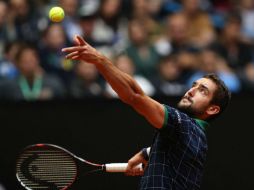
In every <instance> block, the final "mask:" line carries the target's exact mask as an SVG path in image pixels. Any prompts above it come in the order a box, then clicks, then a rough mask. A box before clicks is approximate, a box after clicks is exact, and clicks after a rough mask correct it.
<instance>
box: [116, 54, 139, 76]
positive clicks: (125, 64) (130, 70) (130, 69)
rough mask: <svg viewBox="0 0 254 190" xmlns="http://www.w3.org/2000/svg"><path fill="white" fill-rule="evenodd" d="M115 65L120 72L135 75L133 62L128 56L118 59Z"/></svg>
mask: <svg viewBox="0 0 254 190" xmlns="http://www.w3.org/2000/svg"><path fill="white" fill-rule="evenodd" d="M115 65H116V67H117V68H118V69H119V70H121V71H123V72H124V73H127V74H129V75H133V74H134V72H135V68H134V64H133V62H132V61H131V59H130V58H129V57H127V56H120V57H118V58H117V59H116V62H115Z"/></svg>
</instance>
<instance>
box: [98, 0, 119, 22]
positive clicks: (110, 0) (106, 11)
mask: <svg viewBox="0 0 254 190" xmlns="http://www.w3.org/2000/svg"><path fill="white" fill-rule="evenodd" d="M120 7H121V0H105V1H104V2H103V4H102V8H101V11H102V15H103V17H105V18H112V17H114V16H116V15H117V14H118V13H119V12H120Z"/></svg>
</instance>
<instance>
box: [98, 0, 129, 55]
mask: <svg viewBox="0 0 254 190" xmlns="http://www.w3.org/2000/svg"><path fill="white" fill-rule="evenodd" d="M121 10H122V0H102V1H101V5H100V8H99V17H98V18H97V19H96V22H95V26H94V27H95V29H94V32H93V33H94V34H93V36H94V39H95V40H96V41H97V42H98V43H100V46H97V49H99V50H100V51H101V52H102V53H103V54H105V55H107V56H109V57H113V56H114V54H115V53H116V54H117V53H119V52H121V51H122V50H123V49H125V47H126V41H127V36H128V32H127V27H126V25H127V19H126V18H124V17H123V16H122V14H121Z"/></svg>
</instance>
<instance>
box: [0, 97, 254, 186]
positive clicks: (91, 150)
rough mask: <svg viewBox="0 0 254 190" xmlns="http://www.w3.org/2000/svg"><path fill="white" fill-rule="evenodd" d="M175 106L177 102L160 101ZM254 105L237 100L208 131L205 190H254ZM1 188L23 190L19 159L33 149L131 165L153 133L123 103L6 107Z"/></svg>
mask: <svg viewBox="0 0 254 190" xmlns="http://www.w3.org/2000/svg"><path fill="white" fill-rule="evenodd" d="M157 100H158V101H160V102H162V103H167V104H169V105H172V106H175V104H176V102H177V101H178V98H157ZM253 106H254V99H253V97H251V96H233V99H232V102H231V104H230V106H229V108H228V110H227V111H226V112H225V113H224V114H223V116H222V117H221V118H220V119H218V120H216V121H214V122H213V123H212V125H211V127H210V128H209V130H208V144H209V152H208V159H207V162H206V169H205V174H204V178H203V185H202V190H227V189H230V190H239V189H244V190H253V187H254V180H253V176H254V175H253V174H254V162H253V160H254V149H253V148H252V145H253V144H254V143H253V142H254V140H253V139H254V138H253V132H254V125H253V122H252V118H253V117H254V109H253ZM0 116H1V117H0V121H1V132H0V182H2V183H3V184H4V186H5V187H6V189H7V190H14V189H15V190H18V189H23V188H22V187H20V185H19V184H18V182H17V180H16V178H15V159H16V156H17V155H18V153H19V152H20V151H21V150H22V148H24V147H25V146H27V145H29V144H35V143H53V144H57V145H60V146H63V147H65V148H66V149H68V150H70V151H71V152H73V153H74V154H76V155H78V156H80V157H83V158H85V159H88V160H92V161H94V162H99V163H104V162H127V161H128V159H129V158H130V157H131V156H132V155H133V154H135V153H136V152H137V151H139V150H140V149H141V148H142V147H143V146H149V144H150V143H151V141H152V138H153V133H154V129H153V128H152V127H151V126H150V125H149V124H148V123H147V121H146V120H144V119H143V118H142V117H141V116H140V115H138V114H137V113H136V112H135V111H134V110H133V109H132V108H130V107H129V106H127V105H125V104H123V103H121V102H120V101H119V100H108V99H107V100H106V99H89V100H82V101H77V100H75V101H74V100H68V101H56V102H36V103H1V106H0ZM138 181H139V178H138V177H126V176H124V174H105V173H104V174H102V173H98V174H93V175H90V176H81V177H80V179H79V180H78V181H77V182H76V183H75V185H74V188H73V189H75V190H86V189H88V190H104V189H108V190H134V189H138V188H137V187H138Z"/></svg>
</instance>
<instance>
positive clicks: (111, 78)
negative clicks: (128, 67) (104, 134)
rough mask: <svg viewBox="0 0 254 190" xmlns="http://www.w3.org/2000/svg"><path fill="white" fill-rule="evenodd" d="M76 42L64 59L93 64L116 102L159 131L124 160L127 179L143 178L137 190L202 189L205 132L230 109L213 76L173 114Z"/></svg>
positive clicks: (196, 86)
mask: <svg viewBox="0 0 254 190" xmlns="http://www.w3.org/2000/svg"><path fill="white" fill-rule="evenodd" d="M74 41H75V43H76V45H75V46H73V47H67V48H64V49H62V51H63V52H65V53H66V54H67V55H66V58H68V59H73V60H83V61H86V62H88V63H91V64H94V65H95V66H96V68H97V69H98V71H99V72H100V73H101V74H102V75H103V77H104V78H105V79H106V80H107V82H108V83H109V84H110V85H111V86H112V88H113V89H114V90H115V91H116V92H117V94H118V96H119V98H120V99H121V100H122V101H123V102H124V103H126V104H129V105H130V106H132V107H133V108H134V109H135V110H136V111H137V112H138V113H139V114H141V115H142V116H144V117H145V118H146V119H147V121H148V122H150V124H151V125H152V126H154V127H155V128H156V129H157V132H156V135H155V137H154V140H153V143H152V145H151V147H148V148H145V149H143V150H142V151H140V152H139V153H137V154H136V155H134V156H133V157H132V158H131V159H130V160H129V161H128V168H127V172H126V174H127V175H143V176H142V178H141V182H140V189H141V190H198V189H200V184H201V179H202V174H203V169H204V162H205V159H206V153H207V140H206V136H205V129H206V127H207V126H208V121H210V120H212V119H214V118H216V117H218V116H219V115H220V114H221V113H222V112H223V111H224V110H225V108H226V107H227V105H228V102H229V100H230V92H229V91H228V89H227V87H226V86H225V84H224V83H223V82H222V81H221V80H220V79H219V78H218V77H217V76H216V75H214V74H208V75H205V76H204V77H202V78H200V79H198V80H197V81H195V82H194V83H193V86H192V87H191V88H190V89H189V90H188V91H187V92H186V93H185V95H184V96H183V98H182V99H181V100H180V102H179V103H178V106H177V107H178V108H177V109H176V108H173V107H171V106H168V105H163V104H160V103H159V102H157V101H155V100H153V99H152V98H150V97H148V96H147V95H145V94H144V92H143V91H142V89H141V87H140V86H139V85H138V84H137V83H136V82H135V81H134V80H133V78H131V77H130V76H129V75H127V74H126V73H123V72H121V71H120V70H118V69H117V68H116V67H115V66H114V65H113V64H112V62H111V61H110V60H109V59H108V58H106V57H105V56H104V55H102V54H101V53H99V52H98V51H97V50H96V49H94V48H93V47H91V46H90V45H89V44H88V43H87V42H86V41H85V40H84V39H83V38H81V37H80V36H75V38H74ZM140 163H144V164H146V165H147V166H146V168H145V170H144V172H140V171H139V170H136V169H134V168H135V166H136V165H138V164H140Z"/></svg>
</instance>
